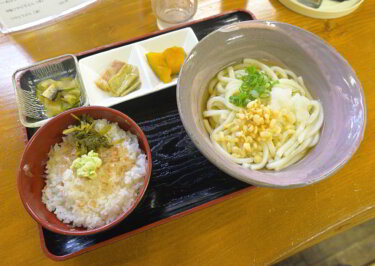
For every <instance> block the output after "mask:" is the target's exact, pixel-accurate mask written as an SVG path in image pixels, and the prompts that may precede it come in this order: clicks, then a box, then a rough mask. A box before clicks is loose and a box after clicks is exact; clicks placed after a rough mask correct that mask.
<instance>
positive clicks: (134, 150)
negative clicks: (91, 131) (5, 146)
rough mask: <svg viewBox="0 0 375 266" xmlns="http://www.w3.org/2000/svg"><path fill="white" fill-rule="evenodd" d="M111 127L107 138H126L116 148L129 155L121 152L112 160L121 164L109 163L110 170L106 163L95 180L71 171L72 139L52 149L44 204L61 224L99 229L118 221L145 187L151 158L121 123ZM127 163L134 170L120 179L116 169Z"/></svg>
mask: <svg viewBox="0 0 375 266" xmlns="http://www.w3.org/2000/svg"><path fill="white" fill-rule="evenodd" d="M109 123H110V122H108V121H107V120H105V119H100V120H96V125H95V129H96V130H98V131H99V130H100V129H102V128H103V127H105V126H106V125H107V124H109ZM111 125H112V128H111V130H110V131H109V132H108V133H107V136H109V138H110V139H112V141H116V140H119V139H125V140H124V141H123V142H122V143H120V144H116V145H115V146H117V147H115V148H116V149H117V150H119V151H125V152H127V154H125V156H124V154H123V153H122V154H121V153H120V154H121V156H117V157H120V158H117V157H115V156H114V157H112V158H115V159H116V160H118V161H116V162H115V163H113V162H112V161H108V163H107V164H106V167H104V160H103V165H102V166H101V167H100V168H99V169H97V175H98V176H97V177H96V178H94V179H89V178H86V177H78V176H77V175H76V173H75V171H73V170H71V169H70V166H71V164H72V162H73V160H74V159H75V158H76V155H75V152H76V150H75V148H74V145H73V142H72V137H71V136H67V137H64V138H63V142H62V143H60V144H56V145H54V146H53V147H51V150H50V152H49V154H48V156H49V160H48V162H47V167H46V174H47V176H46V186H45V187H44V188H43V191H42V201H43V203H44V204H46V206H47V209H48V210H49V211H51V212H54V213H55V214H56V216H57V218H58V219H59V220H60V221H62V222H64V223H68V224H70V223H71V224H72V225H73V226H74V227H80V226H83V227H86V228H89V229H93V228H97V227H100V226H103V225H106V224H108V223H110V222H112V221H113V220H115V219H116V218H117V217H118V216H119V215H121V214H122V213H123V212H126V211H127V210H128V209H129V208H131V207H132V205H133V203H134V202H135V199H136V197H137V195H138V193H139V189H140V188H141V187H142V186H143V177H144V176H145V175H146V170H147V158H146V155H145V154H144V152H143V151H142V150H141V149H140V148H139V144H138V139H137V137H136V136H135V135H134V134H132V133H130V132H125V131H124V130H122V129H121V128H120V127H119V126H118V125H117V123H111ZM121 146H122V147H121ZM124 148H125V149H124ZM117 150H116V151H117ZM111 154H112V153H111ZM126 155H127V156H126ZM124 157H125V158H124ZM127 162H132V163H129V164H128V165H130V166H129V167H132V168H131V169H129V170H125V173H124V174H123V175H122V176H119V173H118V172H121V171H120V170H118V169H117V168H116V167H115V166H116V165H119V164H120V165H121V164H124V163H127ZM100 169H101V170H100ZM121 173H122V172H121Z"/></svg>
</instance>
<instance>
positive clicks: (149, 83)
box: [79, 28, 198, 107]
mask: <svg viewBox="0 0 375 266" xmlns="http://www.w3.org/2000/svg"><path fill="white" fill-rule="evenodd" d="M197 43H198V39H197V37H196V36H195V34H194V31H193V30H192V29H191V28H184V29H181V30H177V31H173V32H169V33H166V34H162V35H159V36H156V37H153V38H150V39H147V40H144V41H141V42H136V43H133V44H129V45H125V46H122V47H118V48H114V49H111V50H108V51H105V52H101V53H98V54H95V55H91V56H88V57H85V58H83V59H81V60H79V68H80V71H81V76H82V80H83V83H84V86H85V89H86V92H87V95H88V98H89V102H90V105H98V106H105V107H109V106H113V105H116V104H118V103H121V102H124V101H128V100H131V99H134V98H137V97H140V96H143V95H147V94H150V93H153V92H157V91H159V90H161V89H165V88H168V87H171V86H174V85H176V84H177V77H174V78H173V80H172V81H171V82H169V83H163V82H162V81H161V80H160V79H159V78H158V77H157V76H156V74H155V73H154V72H153V71H152V69H151V67H150V66H149V64H148V62H147V58H146V54H147V53H148V52H162V51H164V50H165V49H167V48H169V47H172V46H180V47H182V48H184V50H185V52H186V54H187V55H188V54H189V53H190V51H191V50H192V49H193V48H194V46H195V45H196V44H197ZM113 60H120V61H123V62H125V63H128V64H131V65H134V66H136V67H137V68H138V70H139V76H140V80H141V85H140V88H139V89H137V90H136V91H133V92H131V93H129V94H128V95H125V96H120V97H115V96H112V95H110V94H109V93H107V92H105V91H102V90H101V89H99V88H98V87H97V86H96V84H95V81H96V80H97V79H98V78H99V77H100V75H101V74H102V73H103V72H104V71H105V69H106V68H107V67H108V66H109V65H110V63H111V62H112V61H113Z"/></svg>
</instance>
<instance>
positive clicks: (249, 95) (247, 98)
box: [229, 66, 278, 107]
mask: <svg viewBox="0 0 375 266" xmlns="http://www.w3.org/2000/svg"><path fill="white" fill-rule="evenodd" d="M246 72H247V75H246V76H242V77H241V80H242V81H243V83H242V85H241V87H240V91H239V93H238V94H236V95H232V96H231V97H229V101H230V102H231V103H232V104H234V105H236V106H239V107H245V106H246V105H247V104H248V103H249V102H251V101H253V100H255V99H258V98H261V99H268V98H269V97H270V95H271V90H272V87H273V86H274V85H275V84H276V83H278V81H273V80H272V79H271V78H270V77H269V76H268V75H267V74H265V73H263V72H260V71H259V70H258V69H257V68H256V67H255V66H251V67H248V68H246Z"/></svg>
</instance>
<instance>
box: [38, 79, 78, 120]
mask: <svg viewBox="0 0 375 266" xmlns="http://www.w3.org/2000/svg"><path fill="white" fill-rule="evenodd" d="M36 97H37V98H38V99H39V101H40V102H41V103H42V104H43V105H44V109H45V110H46V113H47V116H48V117H52V116H55V115H58V114H60V113H62V112H64V111H66V110H68V109H71V108H74V107H78V106H79V105H80V97H81V91H80V88H79V85H78V84H77V81H76V79H75V78H72V77H67V78H61V79H60V80H53V79H46V80H43V81H41V82H39V83H38V84H37V85H36Z"/></svg>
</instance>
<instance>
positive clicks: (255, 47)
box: [177, 20, 367, 188]
mask: <svg viewBox="0 0 375 266" xmlns="http://www.w3.org/2000/svg"><path fill="white" fill-rule="evenodd" d="M244 58H254V59H261V60H262V59H263V60H268V61H270V62H274V63H277V64H280V65H284V66H285V67H287V68H289V69H291V70H292V71H293V72H294V73H296V74H297V75H298V76H302V77H303V79H304V82H305V85H306V87H307V88H308V89H309V91H310V93H311V94H312V96H313V97H314V98H316V99H317V100H318V101H320V102H321V104H322V105H323V110H324V124H323V128H322V130H321V137H320V140H319V142H318V144H317V145H316V146H315V147H314V148H312V150H311V151H310V152H309V153H308V154H307V155H306V156H305V157H304V158H302V159H301V160H300V161H299V162H297V163H295V164H294V165H291V166H289V167H287V168H285V169H283V170H281V171H279V172H275V171H269V170H260V171H252V170H249V169H246V168H244V167H242V166H240V165H238V164H235V163H233V162H231V161H229V160H228V159H227V158H226V157H225V156H224V155H221V154H220V153H219V152H217V151H216V148H215V147H214V146H213V145H212V143H211V141H210V138H209V135H208V134H207V132H206V130H205V128H204V124H203V117H202V113H203V108H204V106H205V105H206V102H205V100H207V97H208V93H207V85H208V82H209V81H210V79H211V78H212V77H214V75H215V74H216V73H217V72H219V71H220V70H221V69H222V68H223V67H225V66H228V65H230V64H233V63H234V62H238V61H239V60H242V59H244ZM177 105H178V110H179V113H180V116H181V120H182V122H183V125H184V127H185V129H186V131H187V133H188V134H189V136H190V138H191V139H192V140H193V142H194V143H195V145H196V146H197V148H198V149H199V150H200V151H201V152H202V153H203V155H204V156H206V157H207V158H208V159H209V160H210V161H211V162H212V163H213V164H215V165H216V166H217V167H218V168H220V169H221V170H223V171H224V172H226V173H227V174H229V175H231V176H233V177H235V178H237V179H239V180H241V181H244V182H247V183H250V184H254V185H258V186H268V187H277V188H290V187H300V186H306V185H309V184H312V183H315V182H318V181H320V180H323V179H324V178H327V177H328V176H330V175H332V174H333V173H335V172H336V171H338V170H339V169H340V168H341V167H342V166H343V165H344V164H345V163H347V161H348V160H349V159H350V158H351V157H352V155H353V154H354V153H355V152H356V150H357V149H358V147H359V145H360V143H361V141H362V139H363V135H364V131H365V128H366V120H367V108H366V102H365V98H364V93H363V88H362V86H361V83H360V81H359V80H358V78H357V76H356V74H355V72H354V71H353V69H352V68H351V66H350V65H349V64H348V62H347V61H346V60H345V59H344V58H343V57H342V56H341V55H340V54H339V53H338V52H337V51H336V50H335V49H334V48H332V47H331V46H330V45H329V44H327V43H326V42H324V41H323V40H322V39H320V38H319V37H317V36H316V35H314V34H312V33H310V32H308V31H305V30H303V29H301V28H298V27H296V26H293V25H290V24H285V23H280V22H273V21H260V20H253V21H248V22H240V23H234V24H231V25H228V26H224V27H222V28H220V29H218V30H217V31H215V32H213V33H211V34H209V35H207V36H206V37H205V38H204V39H202V40H201V41H200V42H199V43H198V44H197V45H196V46H195V47H194V49H193V50H192V51H191V52H190V54H189V56H188V58H187V59H186V61H185V63H184V65H183V67H182V69H181V71H180V76H179V80H178V83H177Z"/></svg>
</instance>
